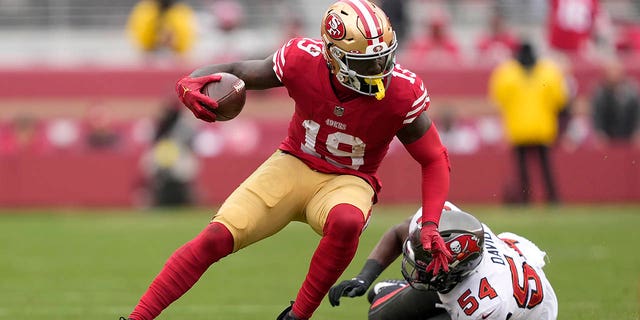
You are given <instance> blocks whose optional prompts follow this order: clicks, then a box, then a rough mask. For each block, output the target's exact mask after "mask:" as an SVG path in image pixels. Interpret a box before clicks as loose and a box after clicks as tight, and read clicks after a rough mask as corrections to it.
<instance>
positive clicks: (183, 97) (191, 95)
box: [176, 74, 222, 122]
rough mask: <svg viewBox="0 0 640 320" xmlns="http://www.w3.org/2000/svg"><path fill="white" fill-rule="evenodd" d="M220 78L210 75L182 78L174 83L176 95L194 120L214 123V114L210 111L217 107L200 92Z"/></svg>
mask: <svg viewBox="0 0 640 320" xmlns="http://www.w3.org/2000/svg"><path fill="white" fill-rule="evenodd" d="M220 79H222V76H220V75H216V74H211V75H208V76H203V77H196V78H192V77H189V76H186V77H183V78H182V79H180V80H178V83H176V93H177V94H178V97H179V98H180V101H182V103H183V104H184V105H185V106H186V107H187V108H189V110H191V112H192V113H193V115H195V116H196V118H198V119H201V120H204V121H207V122H214V121H216V114H215V113H214V112H213V111H212V110H215V109H216V108H217V107H218V103H217V102H216V101H214V100H213V99H211V98H210V97H208V96H207V95H205V94H204V93H202V92H201V90H202V87H204V86H205V85H206V84H207V83H209V82H217V81H220Z"/></svg>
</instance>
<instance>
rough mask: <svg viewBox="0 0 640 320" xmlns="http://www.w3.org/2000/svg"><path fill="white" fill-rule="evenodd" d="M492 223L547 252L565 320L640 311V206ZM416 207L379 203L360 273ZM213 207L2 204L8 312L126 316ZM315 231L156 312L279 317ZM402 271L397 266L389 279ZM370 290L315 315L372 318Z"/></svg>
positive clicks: (352, 270) (222, 270) (530, 211)
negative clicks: (33, 207)
mask: <svg viewBox="0 0 640 320" xmlns="http://www.w3.org/2000/svg"><path fill="white" fill-rule="evenodd" d="M459 205H460V206H461V207H462V209H465V210H467V211H469V212H472V213H475V214H476V215H477V216H478V217H479V218H480V219H481V220H483V221H484V222H486V223H487V224H489V225H490V226H491V227H492V229H493V231H494V232H496V233H498V232H502V231H511V232H515V233H518V234H521V235H523V236H526V237H528V238H529V239H531V240H533V241H534V242H535V243H537V244H538V245H539V246H540V247H541V248H542V249H543V250H545V251H547V252H548V254H549V256H550V263H549V264H548V265H547V267H545V272H546V274H547V276H548V277H549V278H550V280H551V283H552V284H553V286H554V287H555V291H556V294H557V295H558V299H559V304H560V314H559V319H563V320H564V319H567V320H569V319H576V320H577V319H580V320H584V319H598V320H602V319H616V320H625V319H626V320H638V319H639V314H638V312H639V311H638V309H639V300H640V296H639V294H638V289H639V287H640V249H638V248H639V247H640V231H639V230H638V229H640V205H625V206H615V205H589V206H587V205H585V206H560V207H555V208H547V207H532V208H510V207H489V206H465V205H464V204H459ZM415 209H416V207H412V206H401V207H390V206H377V207H375V208H374V217H373V219H372V221H371V223H370V225H369V227H368V229H367V230H366V231H365V233H364V234H363V236H362V241H361V245H360V249H359V251H358V253H357V256H356V258H355V259H354V261H353V262H352V264H351V266H350V267H349V269H348V270H347V271H346V273H345V274H344V275H343V277H342V278H341V279H346V278H350V277H352V276H354V275H355V274H356V273H357V272H358V271H359V270H360V266H361V265H362V262H363V261H364V259H365V258H366V256H367V254H368V252H369V250H370V249H371V248H372V247H373V246H374V245H375V243H376V242H377V240H378V238H379V236H380V235H381V234H382V233H384V231H385V230H386V229H387V228H388V227H389V226H391V225H392V224H395V223H397V222H399V221H401V220H402V219H403V218H405V217H407V216H409V215H410V214H413V212H414V211H415ZM210 213H211V210H209V209H202V208H193V209H188V210H184V209H183V210H164V211H125V210H80V209H78V210H44V209H43V210H28V211H27V210H6V209H4V210H0V252H1V254H2V256H1V258H0V319H20V320H29V319H34V320H39V319H42V320H44V319H47V320H54V319H65V320H73V319H93V320H100V319H105V320H106V319H111V320H114V319H117V318H118V317H119V316H120V315H125V316H126V315H127V314H128V313H129V312H130V311H131V309H132V308H133V306H134V305H135V304H136V302H137V301H138V299H139V297H140V295H141V294H142V293H143V292H144V290H145V289H146V287H147V286H148V285H149V283H150V281H151V280H152V278H153V277H154V276H155V274H156V273H157V272H158V271H159V270H160V268H161V266H162V264H163V263H164V262H165V260H166V259H167V258H168V257H169V255H170V254H171V253H172V252H173V250H175V249H176V248H177V247H178V246H179V245H181V244H183V243H184V242H186V241H187V240H189V239H191V238H192V237H193V236H194V235H195V234H196V233H197V232H199V231H200V230H201V229H202V228H203V227H204V225H205V224H206V223H207V222H208V220H209V216H210ZM318 240H319V237H318V236H317V235H315V234H314V233H313V232H312V231H311V230H310V229H309V227H308V226H307V225H304V224H301V223H292V224H291V225H289V226H288V227H287V228H286V229H285V230H283V232H281V233H279V234H277V235H275V236H273V237H271V238H269V239H267V240H265V241H262V242H260V243H257V244H255V245H253V246H251V247H249V248H246V249H244V250H242V251H240V252H238V253H236V254H234V255H233V256H231V257H228V258H225V259H223V260H221V261H220V262H219V263H217V264H215V265H214V266H213V267H211V268H210V269H209V271H208V272H207V273H205V275H204V276H203V278H202V279H201V280H200V281H199V282H198V283H197V284H196V285H195V286H194V287H193V288H192V290H191V291H189V292H188V293H187V294H186V295H185V296H184V297H183V298H182V299H180V300H178V301H177V302H176V303H174V304H173V305H171V306H170V307H169V309H167V310H166V311H165V312H164V313H163V314H162V315H161V316H160V317H159V319H189V320H198V319H203V320H204V319H207V320H211V319H230V320H245V319H246V320H256V319H275V317H276V315H277V314H278V313H280V311H281V310H282V309H283V308H284V307H285V306H287V305H288V303H289V300H291V299H293V298H294V297H295V294H296V292H297V289H298V287H299V285H300V283H301V282H302V280H303V278H304V275H305V273H306V271H307V267H308V260H309V259H310V257H311V254H312V252H313V249H314V248H315V246H316V244H317V242H318ZM390 277H393V278H398V277H401V275H400V272H399V264H398V263H397V262H396V264H395V265H393V266H391V267H390V268H389V269H387V271H385V273H384V274H383V275H382V276H381V278H390ZM366 310H367V304H366V299H365V298H364V297H363V298H357V299H345V300H343V302H342V305H341V306H340V307H337V308H332V307H330V305H329V303H328V300H326V299H325V300H324V301H323V304H322V305H321V307H320V308H319V309H318V311H317V312H316V314H315V316H314V319H315V320H339V319H366Z"/></svg>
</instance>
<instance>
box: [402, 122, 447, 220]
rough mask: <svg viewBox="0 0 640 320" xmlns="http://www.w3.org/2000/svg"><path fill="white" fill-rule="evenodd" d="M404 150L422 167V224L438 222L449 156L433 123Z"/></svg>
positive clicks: (445, 198)
mask: <svg viewBox="0 0 640 320" xmlns="http://www.w3.org/2000/svg"><path fill="white" fill-rule="evenodd" d="M405 148H406V149H407V151H409V154H411V156H412V157H413V158H414V159H415V160H416V161H418V162H419V163H420V165H421V166H422V223H425V222H429V221H430V222H433V223H435V224H436V225H438V223H439V222H440V214H441V213H442V207H443V206H444V202H445V201H446V200H447V196H448V194H449V179H450V177H449V172H450V171H451V168H450V165H449V155H448V154H447V148H445V146H444V145H442V142H441V141H440V135H439V134H438V130H437V129H436V126H435V124H434V123H432V124H431V127H430V128H429V129H428V130H427V131H426V132H425V133H424V135H423V136H422V137H420V139H418V140H417V141H415V142H412V143H410V144H406V145H405Z"/></svg>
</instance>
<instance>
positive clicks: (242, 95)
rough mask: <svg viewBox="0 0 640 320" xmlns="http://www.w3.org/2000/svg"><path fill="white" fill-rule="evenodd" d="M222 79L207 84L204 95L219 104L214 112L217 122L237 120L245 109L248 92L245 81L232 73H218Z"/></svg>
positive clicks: (203, 90) (203, 91) (203, 89)
mask: <svg viewBox="0 0 640 320" xmlns="http://www.w3.org/2000/svg"><path fill="white" fill-rule="evenodd" d="M217 74H219V75H221V76H222V79H220V81H217V82H210V83H207V84H206V85H205V86H204V87H203V88H202V93H204V94H206V95H207V96H209V97H211V98H212V99H213V100H215V101H217V102H218V108H216V109H215V110H212V111H213V112H214V113H215V114H216V121H228V120H231V119H233V118H235V117H236V116H237V115H238V114H240V111H242V108H243V107H244V103H245V100H246V98H247V91H246V88H245V86H244V81H242V79H240V78H238V77H236V76H235V75H233V74H231V73H224V72H221V73H217Z"/></svg>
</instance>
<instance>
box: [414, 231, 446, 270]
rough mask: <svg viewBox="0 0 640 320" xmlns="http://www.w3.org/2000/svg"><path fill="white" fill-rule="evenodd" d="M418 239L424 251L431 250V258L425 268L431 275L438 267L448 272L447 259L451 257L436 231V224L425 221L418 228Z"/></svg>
mask: <svg viewBox="0 0 640 320" xmlns="http://www.w3.org/2000/svg"><path fill="white" fill-rule="evenodd" d="M420 240H421V241H422V247H423V248H424V250H426V251H430V252H431V256H432V257H433V260H431V263H429V265H428V266H427V268H426V271H427V272H429V271H431V273H432V274H433V275H436V274H438V272H440V269H442V270H443V271H444V272H449V259H451V253H449V250H448V249H447V246H446V245H445V244H444V240H442V237H441V236H440V232H438V226H437V225H436V224H435V223H433V222H425V223H424V224H423V225H422V230H420Z"/></svg>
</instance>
